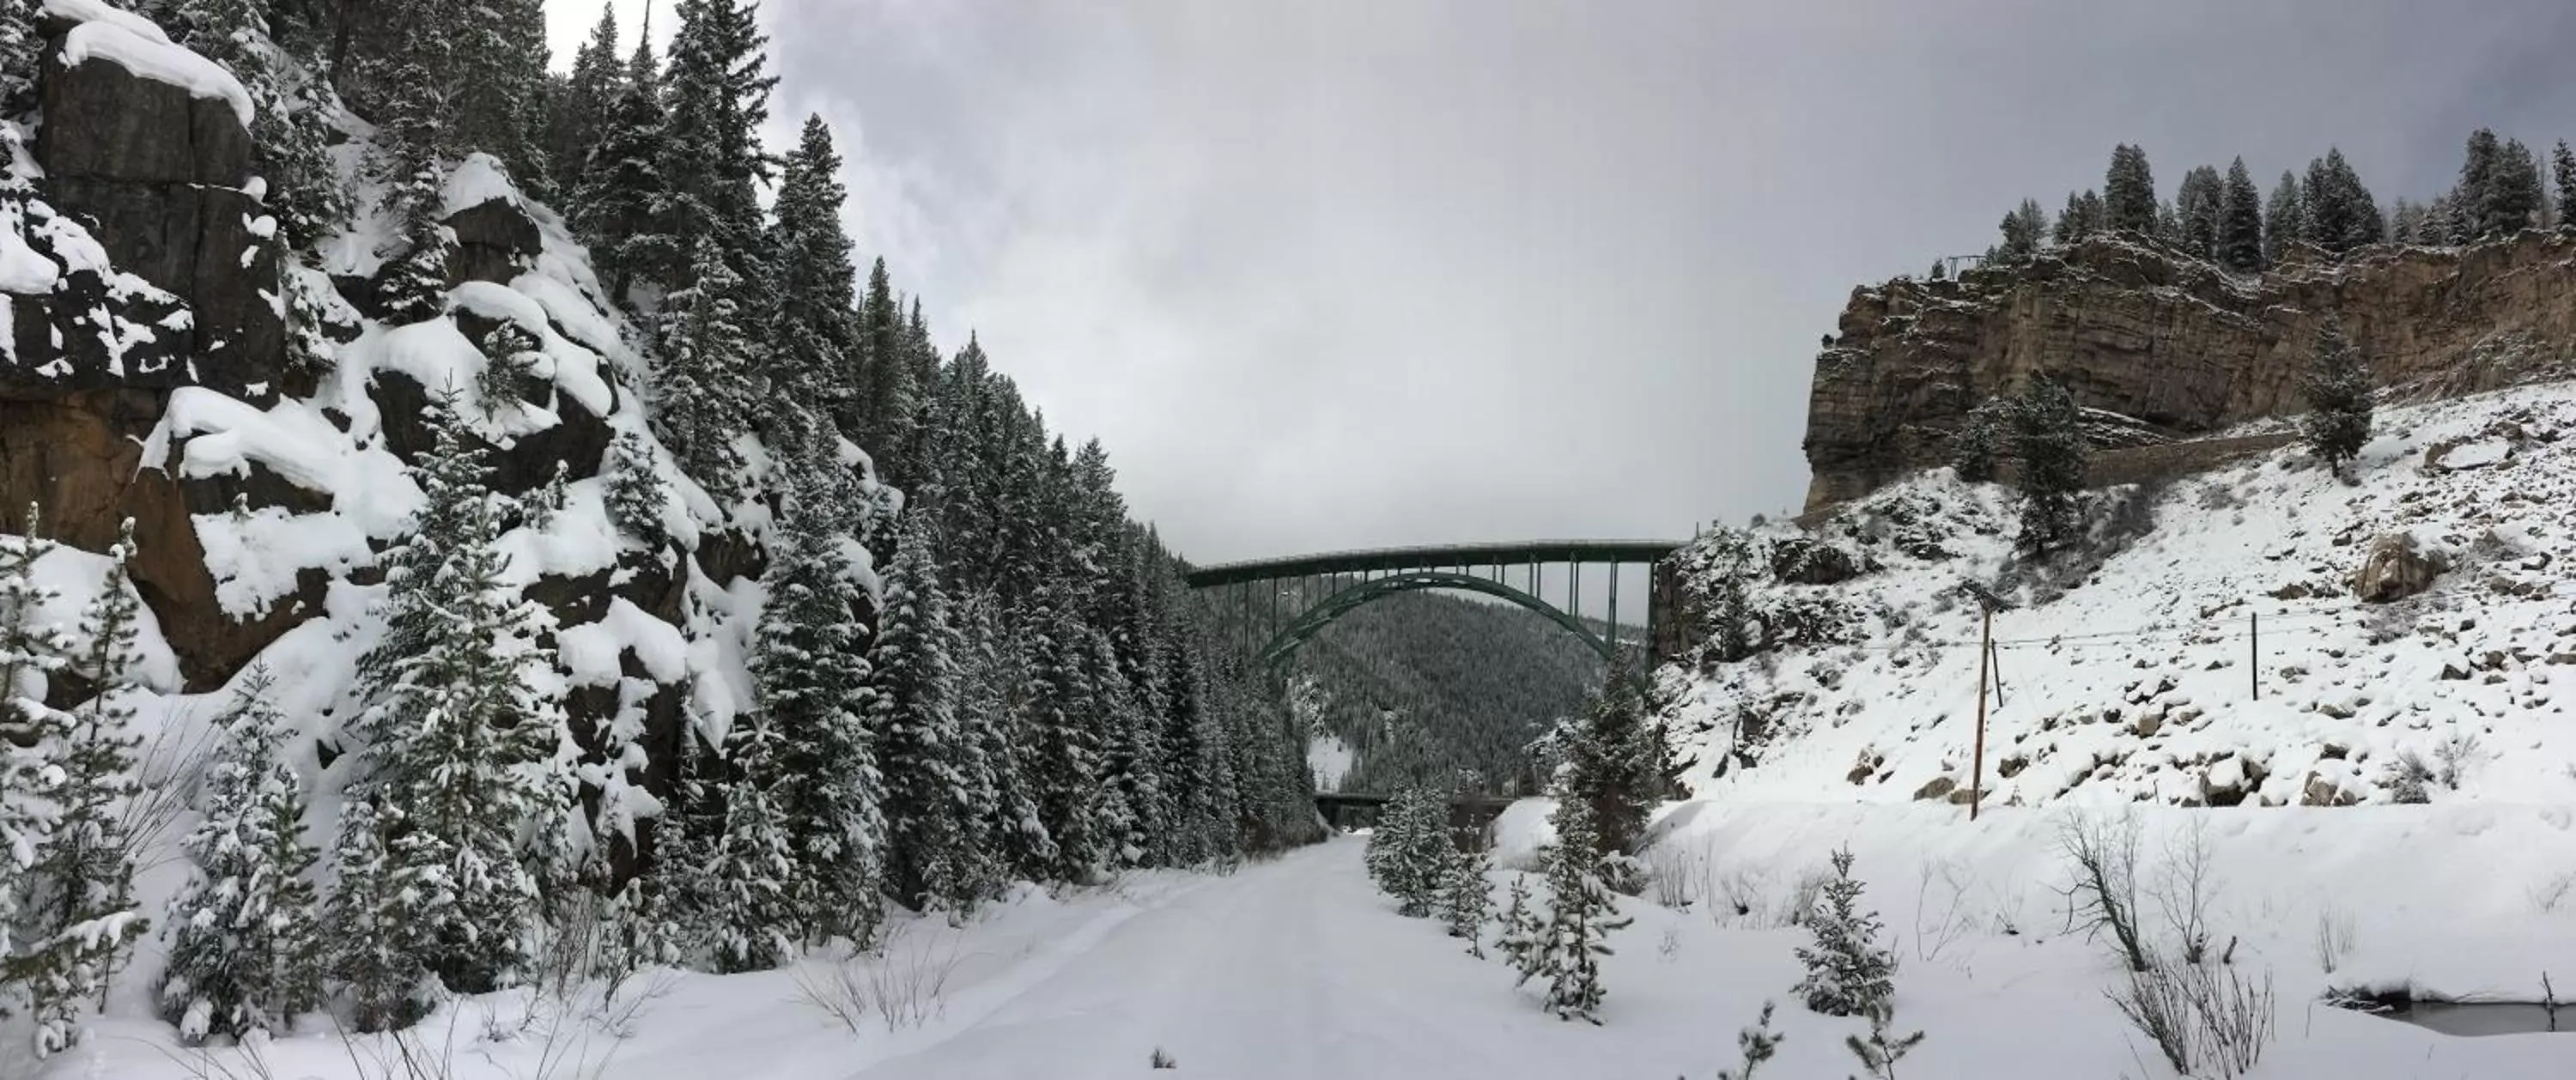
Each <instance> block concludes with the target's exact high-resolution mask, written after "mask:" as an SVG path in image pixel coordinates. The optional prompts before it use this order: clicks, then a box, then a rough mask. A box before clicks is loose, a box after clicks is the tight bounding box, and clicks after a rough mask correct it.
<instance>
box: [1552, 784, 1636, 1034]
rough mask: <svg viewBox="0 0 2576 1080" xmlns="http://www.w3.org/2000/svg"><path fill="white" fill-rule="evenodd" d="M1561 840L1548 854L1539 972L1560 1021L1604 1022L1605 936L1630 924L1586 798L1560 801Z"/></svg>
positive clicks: (1557, 815) (1558, 833) (1558, 835)
mask: <svg viewBox="0 0 2576 1080" xmlns="http://www.w3.org/2000/svg"><path fill="white" fill-rule="evenodd" d="M1549 821H1550V823H1551V824H1553V825H1555V826H1556V844H1555V845H1554V846H1553V847H1552V848H1551V849H1550V850H1549V852H1548V857H1547V860H1548V861H1547V888H1548V905H1547V906H1548V920H1547V930H1546V937H1545V942H1546V944H1545V947H1544V948H1543V949H1542V950H1541V952H1540V953H1539V959H1538V971H1539V973H1540V974H1542V975H1545V976H1546V977H1547V980H1548V987H1547V1007H1548V1010H1549V1011H1551V1012H1554V1013H1555V1014H1556V1015H1557V1018H1558V1019H1560V1020H1578V1019H1579V1020H1588V1021H1590V1022H1592V1023H1595V1024H1598V1023H1600V1022H1601V1018H1600V1009H1601V998H1602V995H1603V994H1604V993H1605V991H1604V989H1603V987H1602V985H1601V958H1602V957H1604V956H1608V955H1610V953H1611V949H1610V945H1609V942H1608V941H1607V940H1605V939H1606V938H1607V937H1608V936H1609V934H1610V932H1611V931H1614V930H1618V929H1620V928H1622V927H1625V926H1627V925H1628V923H1629V922H1630V921H1631V920H1630V919H1629V917H1628V916H1625V915H1621V914H1619V909H1618V907H1617V905H1616V904H1614V903H1613V902H1612V900H1611V893H1610V887H1609V886H1608V885H1607V884H1605V883H1604V882H1603V880H1602V857H1603V854H1604V853H1603V852H1602V850H1601V848H1600V845H1599V840H1598V838H1597V836H1596V835H1595V833H1594V832H1593V827H1592V809H1591V807H1590V806H1588V805H1587V804H1585V803H1584V801H1583V800H1581V799H1566V800H1564V801H1562V802H1559V803H1558V804H1557V809H1556V813H1555V814H1554V815H1552V816H1551V817H1550V819H1549Z"/></svg>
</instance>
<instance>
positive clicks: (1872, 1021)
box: [1843, 1004, 1923, 1080]
mask: <svg viewBox="0 0 2576 1080" xmlns="http://www.w3.org/2000/svg"><path fill="white" fill-rule="evenodd" d="M1895 1020H1896V1008H1895V1006H1893V1005H1886V1004H1882V1005H1880V1006H1879V1007H1877V1008H1875V1009H1871V1010H1870V1011H1869V1037H1868V1038H1866V1039H1864V1038H1861V1037H1860V1036H1858V1035H1845V1036H1843V1045H1844V1046H1847V1047H1849V1048H1851V1052H1852V1056H1853V1057H1857V1058H1859V1059H1860V1067H1861V1068H1862V1069H1863V1070H1865V1071H1867V1072H1868V1073H1869V1075H1870V1080H1896V1063H1897V1062H1899V1061H1902V1060H1904V1058H1905V1055H1907V1054H1910V1053H1912V1052H1914V1047H1915V1046H1916V1045H1917V1044H1919V1043H1921V1042H1922V1041H1923V1033H1922V1032H1920V1031H1917V1032H1915V1033H1914V1034H1911V1035H1890V1034H1889V1033H1888V1025H1889V1024H1891V1023H1894V1022H1895ZM1852 1080H1859V1078H1858V1077H1853V1078H1852Z"/></svg>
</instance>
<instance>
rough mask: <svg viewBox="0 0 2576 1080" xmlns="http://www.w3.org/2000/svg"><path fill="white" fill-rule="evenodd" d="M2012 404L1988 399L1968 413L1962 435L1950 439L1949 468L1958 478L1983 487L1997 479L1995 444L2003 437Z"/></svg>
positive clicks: (1960, 428) (1960, 433)
mask: <svg viewBox="0 0 2576 1080" xmlns="http://www.w3.org/2000/svg"><path fill="white" fill-rule="evenodd" d="M2010 411H2011V407H2010V405H2008V404H2007V403H2005V402H2004V401H2002V400H2001V399H1999V398H1987V399H1986V400H1985V401H1984V402H1983V403H1981V404H1979V405H1978V406H1977V407H1976V408H1974V409H1970V410H1968V418H1967V421H1966V422H1965V423H1962V424H1960V425H1959V434H1958V435H1956V436H1954V437H1953V438H1952V439H1951V440H1950V466H1951V468H1953V469H1955V470H1957V471H1958V473H1959V479H1961V480H1964V481H1967V482H1968V483H1971V484H1982V483H1985V482H1987V481H1990V480H1993V479H1994V478H1995V442H1996V440H1998V439H2000V438H2002V437H2003V426H2004V422H2005V419H2006V414H2008V413H2009V412H2010Z"/></svg>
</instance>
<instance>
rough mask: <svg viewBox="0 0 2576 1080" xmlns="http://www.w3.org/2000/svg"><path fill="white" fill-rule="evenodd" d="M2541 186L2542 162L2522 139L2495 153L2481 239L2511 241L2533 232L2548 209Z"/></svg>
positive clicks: (2481, 220) (2481, 209)
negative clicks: (2520, 235)
mask: <svg viewBox="0 0 2576 1080" xmlns="http://www.w3.org/2000/svg"><path fill="white" fill-rule="evenodd" d="M2548 202H2549V196H2548V192H2547V191H2546V190H2545V189H2544V188H2543V187H2542V186H2541V180H2540V162H2539V161H2538V160H2537V159H2535V158H2534V157H2533V156H2532V154H2531V148H2530V147H2528V146H2524V145H2523V144H2522V140H2520V139H2507V140H2505V143H2504V145H2503V147H2501V148H2499V149H2498V150H2497V151H2496V152H2495V163H2494V168H2493V171H2492V172H2491V173H2490V174H2489V175H2488V177H2487V185H2486V199H2485V200H2484V201H2483V202H2482V203H2480V204H2479V229H2478V235H2479V236H2480V237H2481V238H2494V237H2509V236H2512V235H2513V234H2515V233H2518V232H2521V231H2522V230H2524V229H2527V228H2530V227H2531V225H2532V223H2533V222H2534V221H2535V220H2536V219H2537V218H2538V217H2539V215H2540V212H2541V211H2542V210H2543V209H2544V208H2545V207H2546V206H2547V205H2548Z"/></svg>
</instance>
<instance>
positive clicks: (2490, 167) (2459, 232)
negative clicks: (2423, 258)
mask: <svg viewBox="0 0 2576 1080" xmlns="http://www.w3.org/2000/svg"><path fill="white" fill-rule="evenodd" d="M2502 150H2503V146H2502V144H2501V143H2500V142H2499V141H2498V140H2497V138H2496V133H2495V132H2494V131H2493V130H2490V129H2488V128H2479V129H2477V130H2476V131H2473V132H2470V133H2469V144H2468V147H2467V148H2466V149H2465V150H2464V151H2463V152H2462V154H2461V160H2460V179H2459V182H2458V183H2456V184H2453V185H2452V187H2451V205H2452V206H2453V207H2454V208H2456V209H2459V210H2464V211H2465V213H2464V214H2462V215H2461V218H2460V219H2459V220H2457V221H2454V222H2453V226H2454V228H2455V230H2456V231H2455V232H2453V233H2452V235H2451V242H2452V243H2455V244H2469V243H2475V242H2477V241H2478V240H2480V239H2483V238H2485V237H2486V236H2487V235H2488V231H2489V229H2490V228H2491V227H2492V225H2493V222H2492V221H2491V220H2490V219H2489V217H2488V206H2489V203H2490V201H2491V200H2492V198H2493V189H2494V188H2495V186H2496V165H2497V157H2498V155H2499V153H2500V152H2501V151H2502Z"/></svg>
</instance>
